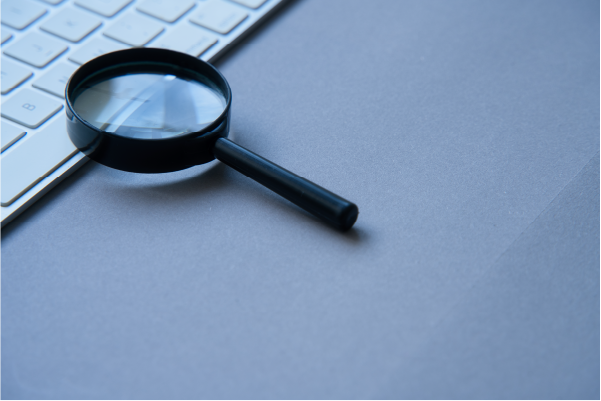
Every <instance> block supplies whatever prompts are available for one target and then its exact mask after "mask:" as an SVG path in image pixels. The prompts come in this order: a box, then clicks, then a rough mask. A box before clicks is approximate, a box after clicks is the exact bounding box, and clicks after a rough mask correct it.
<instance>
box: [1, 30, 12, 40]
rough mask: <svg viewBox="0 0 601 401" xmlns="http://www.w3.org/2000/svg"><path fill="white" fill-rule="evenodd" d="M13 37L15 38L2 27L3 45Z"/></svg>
mask: <svg viewBox="0 0 601 401" xmlns="http://www.w3.org/2000/svg"><path fill="white" fill-rule="evenodd" d="M12 37H13V34H12V33H10V32H9V31H8V30H7V29H4V27H2V43H4V42H6V41H7V40H9V39H10V38H12Z"/></svg>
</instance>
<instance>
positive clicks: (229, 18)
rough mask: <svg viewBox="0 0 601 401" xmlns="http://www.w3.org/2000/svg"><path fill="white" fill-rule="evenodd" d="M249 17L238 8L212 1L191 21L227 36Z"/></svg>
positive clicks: (217, 0)
mask: <svg viewBox="0 0 601 401" xmlns="http://www.w3.org/2000/svg"><path fill="white" fill-rule="evenodd" d="M247 16H248V14H247V13H246V12H245V11H244V10H243V9H241V8H240V7H238V6H235V5H233V4H230V3H226V2H225V1H221V0H211V1H210V2H208V3H205V5H203V6H201V8H200V9H199V10H198V11H197V12H196V13H195V14H193V15H192V17H191V18H190V21H192V22H194V23H195V24H198V25H200V26H204V27H205V28H208V29H210V30H212V31H215V32H218V33H222V34H224V35H225V34H226V33H228V32H229V31H231V30H232V29H234V28H235V27H236V26H237V25H238V24H240V23H241V22H242V21H244V19H245V18H246V17H247Z"/></svg>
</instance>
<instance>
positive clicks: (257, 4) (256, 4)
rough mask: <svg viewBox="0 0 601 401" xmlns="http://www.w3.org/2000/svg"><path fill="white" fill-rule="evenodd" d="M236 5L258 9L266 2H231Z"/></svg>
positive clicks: (237, 0) (263, 0)
mask: <svg viewBox="0 0 601 401" xmlns="http://www.w3.org/2000/svg"><path fill="white" fill-rule="evenodd" d="M233 1H235V2H236V3H239V4H242V5H243V6H246V7H248V8H259V7H261V6H262V5H263V3H265V1H266V0H233Z"/></svg>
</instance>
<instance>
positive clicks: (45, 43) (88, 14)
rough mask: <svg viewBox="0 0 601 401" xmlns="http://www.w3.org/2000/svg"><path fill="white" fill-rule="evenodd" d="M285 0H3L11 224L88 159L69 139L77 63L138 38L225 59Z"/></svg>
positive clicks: (4, 181) (6, 216)
mask: <svg viewBox="0 0 601 401" xmlns="http://www.w3.org/2000/svg"><path fill="white" fill-rule="evenodd" d="M284 1H285V0H2V10H1V11H2V12H1V14H0V16H1V19H2V61H1V64H0V66H1V70H2V79H1V80H0V83H1V86H2V107H1V114H2V126H1V131H0V133H1V135H0V136H1V140H2V156H1V192H0V197H1V210H2V225H4V224H6V223H7V222H9V221H11V220H12V219H14V218H15V217H16V216H17V215H18V214H19V213H21V212H22V211H23V210H25V209H26V208H27V207H28V206H29V205H31V204H32V203H33V202H35V201H36V200H37V199H39V197H41V196H42V195H43V194H44V193H46V192H47V191H48V190H50V189H51V188H52V187H53V186H55V185H56V184H57V183H58V182H60V181H61V180H62V179H63V178H64V177H66V176H68V175H69V174H70V173H72V172H73V171H75V170H76V169H77V168H78V167H79V166H81V165H82V164H83V163H85V162H86V161H87V158H86V157H85V156H84V155H83V153H81V152H79V151H78V150H77V149H76V148H75V147H74V146H73V145H72V144H71V141H70V140H69V137H68V135H67V132H66V130H65V121H64V109H63V107H64V106H63V103H64V90H65V85H66V83H67V80H68V79H69V76H70V75H71V74H72V73H73V72H74V71H75V70H76V69H77V67H78V66H79V65H81V64H83V63H85V62H86V61H88V60H90V59H92V58H94V57H97V56H99V55H101V54H104V53H107V52H111V51H114V50H119V49H125V48H127V47H132V46H149V47H162V48H168V49H172V50H177V51H181V52H185V53H188V54H191V55H193V56H195V57H200V58H201V59H202V60H205V61H212V60H215V59H216V58H217V57H218V56H220V55H221V54H223V53H224V52H225V51H226V50H227V49H228V48H229V47H230V46H231V45H232V44H234V43H236V42H237V41H238V40H240V39H241V38H242V37H243V36H244V35H245V34H247V33H249V32H250V31H251V30H252V28H253V27H256V26H257V25H258V24H259V22H260V21H261V20H262V19H263V18H265V17H267V16H268V15H269V14H270V13H271V12H273V11H275V9H276V8H277V6H278V5H281V4H282V3H283V2H284Z"/></svg>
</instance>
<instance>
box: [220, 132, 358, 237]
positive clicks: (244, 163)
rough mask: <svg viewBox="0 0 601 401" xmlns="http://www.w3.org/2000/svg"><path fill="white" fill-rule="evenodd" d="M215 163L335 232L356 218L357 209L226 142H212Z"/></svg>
mask: <svg viewBox="0 0 601 401" xmlns="http://www.w3.org/2000/svg"><path fill="white" fill-rule="evenodd" d="M213 154H214V155H215V157H216V158H217V159H219V160H220V161H222V162H223V163H225V164H227V165H228V166H230V167H232V168H233V169H235V170H237V171H239V172H240V173H242V174H244V175H246V176H248V177H250V178H252V179H253V180H255V181H257V182H258V183H259V184H262V185H264V186H266V187H267V188H269V189H271V190H272V191H273V192H275V193H277V194H278V195H281V196H283V197H284V198H286V199H288V200H289V201H290V202H292V203H294V204H296V205H298V206H300V207H301V208H303V209H305V210H306V211H307V212H309V213H312V214H313V215H315V216H317V217H319V218H321V219H323V220H325V221H327V222H328V223H330V224H332V225H333V226H335V227H336V228H338V229H341V230H348V229H349V228H351V227H352V226H353V224H354V223H355V221H356V220H357V216H358V215H359V209H358V208H357V205H355V204H354V203H352V202H349V201H347V200H346V199H344V198H341V197H340V196H338V195H336V194H334V193H332V192H330V191H328V190H327V189H325V188H322V187H320V186H319V185H317V184H314V183H312V182H311V181H309V180H306V179H304V178H302V177H299V176H298V175H296V174H293V173H291V172H290V171H288V170H285V169H283V168H282V167H280V166H278V165H277V164H274V163H272V162H270V161H269V160H267V159H264V158H262V157H261V156H259V155H257V154H255V153H253V152H251V151H250V150H247V149H244V148H243V147H242V146H240V145H237V144H235V143H234V142H232V141H230V140H229V139H226V138H219V139H218V140H217V141H216V142H215V147H214V148H213Z"/></svg>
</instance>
